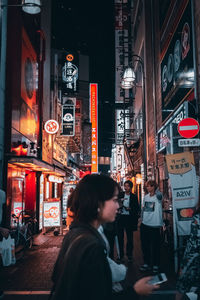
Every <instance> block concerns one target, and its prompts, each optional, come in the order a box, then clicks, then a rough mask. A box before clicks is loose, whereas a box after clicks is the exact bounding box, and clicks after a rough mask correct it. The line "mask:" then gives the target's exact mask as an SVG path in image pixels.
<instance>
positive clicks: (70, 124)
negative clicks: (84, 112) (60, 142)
mask: <svg viewBox="0 0 200 300" xmlns="http://www.w3.org/2000/svg"><path fill="white" fill-rule="evenodd" d="M60 134H61V135H67V136H74V134H75V105H74V104H64V105H63V106H62V130H61V133H60Z"/></svg>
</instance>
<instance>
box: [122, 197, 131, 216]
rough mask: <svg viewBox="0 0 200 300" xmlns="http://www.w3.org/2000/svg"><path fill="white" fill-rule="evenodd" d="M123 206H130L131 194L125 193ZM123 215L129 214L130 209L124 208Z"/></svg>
mask: <svg viewBox="0 0 200 300" xmlns="http://www.w3.org/2000/svg"><path fill="white" fill-rule="evenodd" d="M123 206H125V207H127V208H128V207H130V194H129V195H127V194H124V201H123ZM121 214H122V215H129V211H128V210H126V209H125V208H124V207H123V209H122V213H121Z"/></svg>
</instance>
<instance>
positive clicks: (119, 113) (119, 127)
mask: <svg viewBox="0 0 200 300" xmlns="http://www.w3.org/2000/svg"><path fill="white" fill-rule="evenodd" d="M128 114H129V110H128V109H125V110H123V109H117V110H116V144H123V138H124V137H125V136H126V138H128V136H127V135H126V134H125V133H126V130H128V129H129V128H130V123H129V122H130V120H129V118H128V117H127V116H128Z"/></svg>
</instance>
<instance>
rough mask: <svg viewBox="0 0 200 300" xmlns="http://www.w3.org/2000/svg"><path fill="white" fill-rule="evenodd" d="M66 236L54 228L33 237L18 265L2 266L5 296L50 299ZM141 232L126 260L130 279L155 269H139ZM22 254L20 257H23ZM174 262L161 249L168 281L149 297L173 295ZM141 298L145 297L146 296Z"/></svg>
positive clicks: (1, 277)
mask: <svg viewBox="0 0 200 300" xmlns="http://www.w3.org/2000/svg"><path fill="white" fill-rule="evenodd" d="M62 239H63V236H61V235H59V236H54V235H53V232H50V233H47V234H46V235H42V234H41V235H39V236H38V237H36V239H35V241H34V246H33V248H32V249H30V250H26V252H25V253H19V254H17V257H18V261H17V263H16V265H14V266H9V267H5V268H3V269H2V268H1V270H0V282H1V288H2V289H3V290H4V294H5V299H6V300H7V299H26V298H29V299H34V300H35V299H48V296H49V293H50V290H51V287H52V281H51V274H52V269H53V266H54V263H55V260H56V257H57V254H58V251H59V249H60V246H61V243H62ZM138 240H139V234H138V233H135V234H134V243H135V250H134V261H133V263H127V262H126V265H127V266H128V275H127V278H128V282H129V283H132V282H134V281H136V280H137V279H139V278H141V277H143V276H144V275H146V276H147V275H152V273H148V272H145V273H144V274H143V273H141V272H140V271H139V266H140V265H141V264H142V257H141V248H140V242H138ZM20 257H21V258H20ZM172 266H173V262H172V261H170V260H169V258H168V257H167V255H166V252H165V249H163V252H162V264H161V271H164V272H165V273H166V274H167V277H168V282H167V283H165V284H163V285H161V289H160V290H159V291H157V292H155V295H154V296H151V297H148V299H159V297H162V299H174V292H175V286H174V283H175V274H174V272H173V267H172ZM142 299H146V297H143V298H142Z"/></svg>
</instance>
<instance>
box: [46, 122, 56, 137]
mask: <svg viewBox="0 0 200 300" xmlns="http://www.w3.org/2000/svg"><path fill="white" fill-rule="evenodd" d="M44 129H45V131H46V132H47V133H50V134H55V133H56V132H57V131H58V129H59V124H58V122H57V121H56V120H48V121H46V123H45V124H44Z"/></svg>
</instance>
